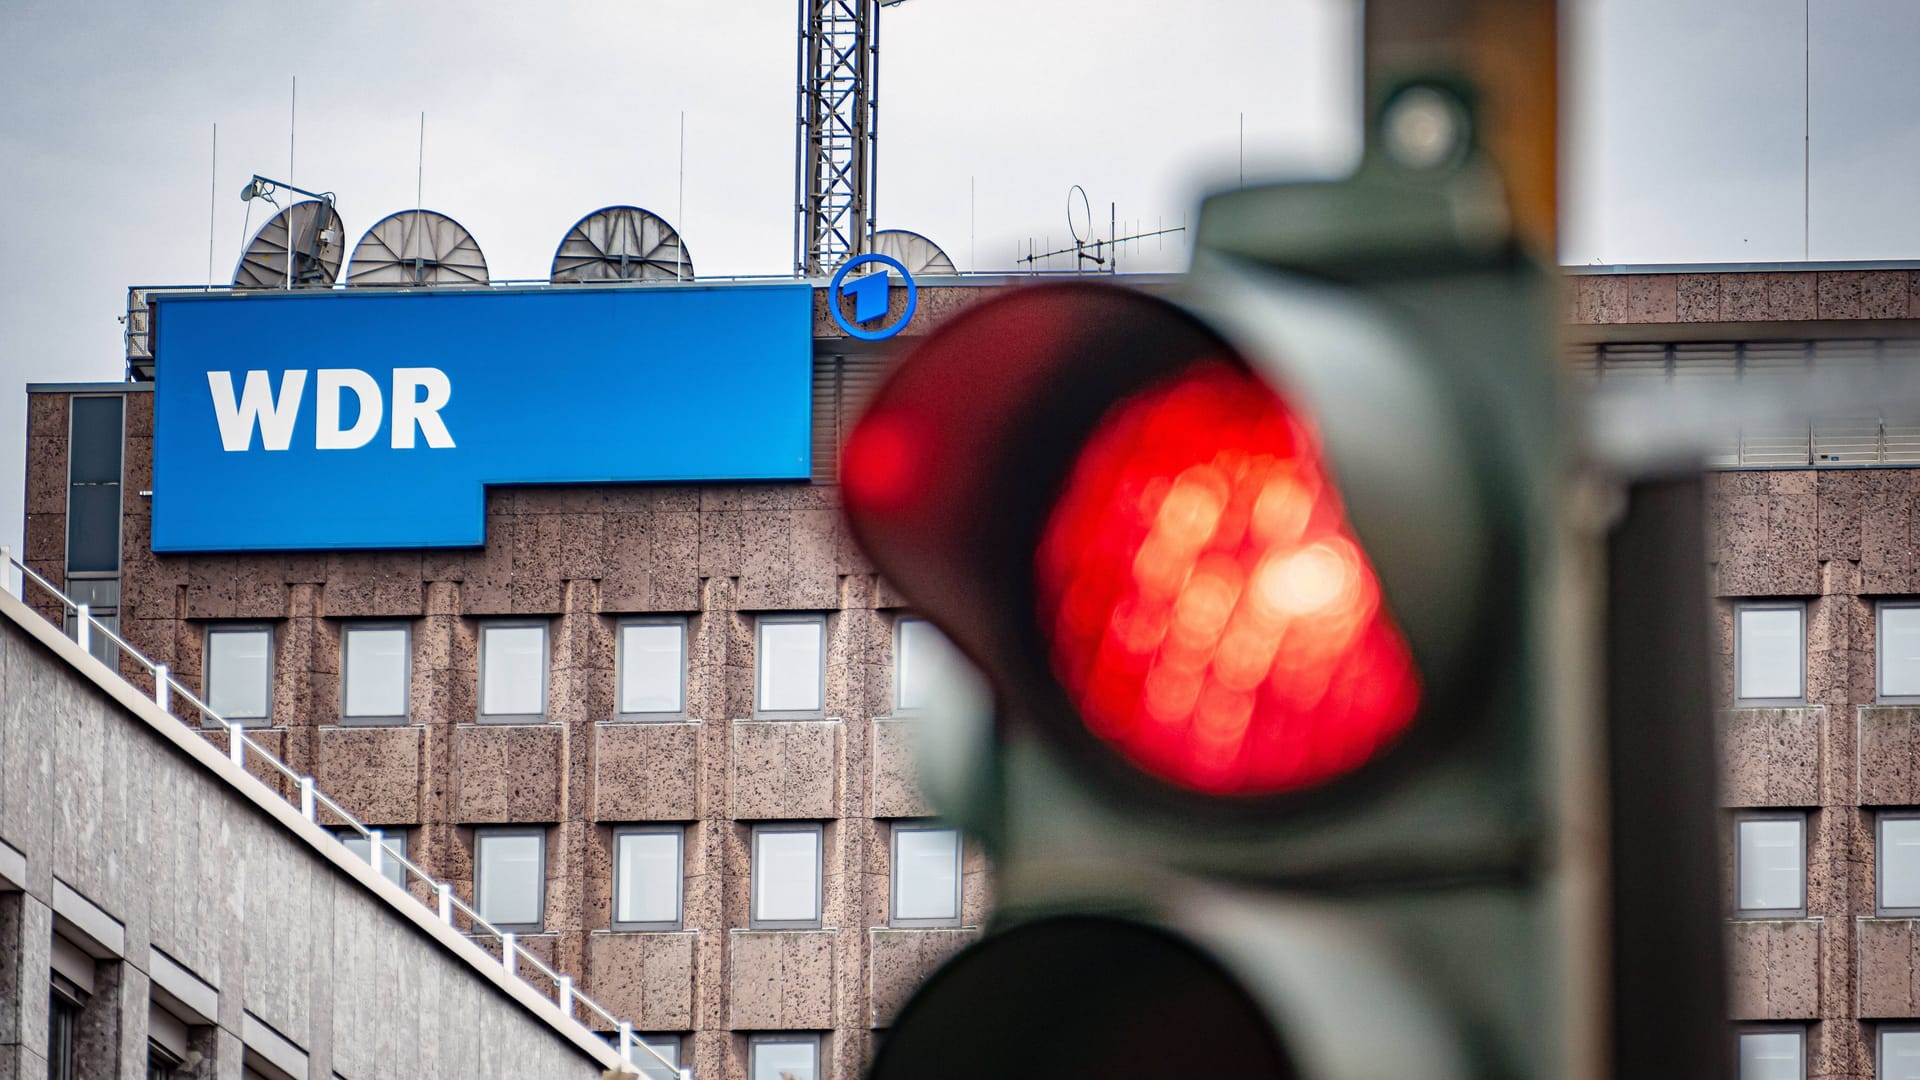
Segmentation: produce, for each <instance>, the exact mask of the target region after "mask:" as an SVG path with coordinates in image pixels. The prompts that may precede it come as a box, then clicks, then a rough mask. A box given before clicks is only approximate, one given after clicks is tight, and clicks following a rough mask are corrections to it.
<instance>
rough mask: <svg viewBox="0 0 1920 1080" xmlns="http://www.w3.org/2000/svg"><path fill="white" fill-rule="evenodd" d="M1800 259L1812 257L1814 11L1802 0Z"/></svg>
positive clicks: (1810, 5) (1808, 1)
mask: <svg viewBox="0 0 1920 1080" xmlns="http://www.w3.org/2000/svg"><path fill="white" fill-rule="evenodd" d="M1800 27H1801V30H1800V41H1801V45H1802V49H1801V53H1800V259H1801V261H1802V262H1808V261H1811V260H1812V258H1813V11H1812V0H1800Z"/></svg>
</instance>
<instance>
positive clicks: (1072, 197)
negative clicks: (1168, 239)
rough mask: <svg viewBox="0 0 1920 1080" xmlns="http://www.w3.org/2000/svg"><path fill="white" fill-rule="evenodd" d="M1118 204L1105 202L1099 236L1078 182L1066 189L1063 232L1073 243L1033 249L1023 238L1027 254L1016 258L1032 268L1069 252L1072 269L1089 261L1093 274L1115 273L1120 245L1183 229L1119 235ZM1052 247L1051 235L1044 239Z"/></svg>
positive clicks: (1077, 269)
mask: <svg viewBox="0 0 1920 1080" xmlns="http://www.w3.org/2000/svg"><path fill="white" fill-rule="evenodd" d="M1119 222H1120V205H1119V204H1118V203H1110V204H1108V224H1107V235H1106V236H1105V237H1104V238H1102V237H1101V236H1099V235H1098V234H1097V233H1096V232H1095V230H1094V227H1093V207H1092V204H1091V203H1089V202H1088V200H1087V189H1086V188H1084V187H1081V186H1080V185H1079V184H1075V185H1073V186H1072V187H1071V188H1068V189H1067V231H1068V232H1070V233H1071V234H1072V235H1073V246H1072V247H1063V248H1053V249H1052V250H1050V251H1040V252H1036V251H1034V250H1033V241H1032V240H1031V239H1029V240H1028V241H1027V255H1026V257H1025V258H1022V259H1020V260H1019V261H1020V262H1022V263H1025V264H1026V266H1027V269H1028V270H1029V271H1032V270H1034V269H1035V267H1036V264H1037V263H1038V262H1039V261H1040V260H1042V259H1052V258H1053V257H1054V256H1055V255H1072V256H1073V257H1074V259H1073V269H1074V272H1076V273H1079V272H1082V271H1085V270H1086V268H1087V264H1089V263H1091V264H1093V272H1094V273H1107V274H1111V273H1115V272H1117V271H1118V270H1119V265H1120V264H1119V256H1120V245H1121V244H1124V243H1128V242H1130V241H1134V240H1146V239H1149V238H1151V237H1155V236H1166V235H1168V234H1171V233H1179V232H1186V231H1187V227H1186V226H1185V225H1180V226H1177V227H1175V228H1171V229H1168V228H1159V229H1155V230H1153V231H1151V232H1134V233H1129V234H1128V235H1126V236H1121V235H1120V226H1119ZM1047 246H1048V247H1049V248H1052V238H1048V244H1047Z"/></svg>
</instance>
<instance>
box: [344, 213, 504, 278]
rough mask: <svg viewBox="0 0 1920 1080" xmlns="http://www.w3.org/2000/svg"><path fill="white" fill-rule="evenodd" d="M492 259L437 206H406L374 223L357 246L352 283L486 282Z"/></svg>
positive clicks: (349, 269)
mask: <svg viewBox="0 0 1920 1080" xmlns="http://www.w3.org/2000/svg"><path fill="white" fill-rule="evenodd" d="M486 283H487V258H486V256H485V255H482V254H481V253H480V245H479V244H477V243H475V242H474V239H473V234H472V233H470V232H468V231H467V230H466V228H465V227H464V226H462V225H461V224H460V223H459V222H457V221H455V220H453V219H452V218H450V217H448V216H447V215H445V214H440V213H436V212H434V211H432V210H402V211H400V212H399V213H397V214H388V215H387V216H386V217H383V218H381V219H380V220H379V221H377V222H374V225H373V228H371V229H368V230H367V235H365V236H363V237H361V238H360V243H358V244H357V245H355V246H354V249H353V261H352V262H351V263H349V264H348V266H347V284H349V285H485V284H486Z"/></svg>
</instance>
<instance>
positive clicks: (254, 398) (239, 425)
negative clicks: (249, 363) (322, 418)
mask: <svg viewBox="0 0 1920 1080" xmlns="http://www.w3.org/2000/svg"><path fill="white" fill-rule="evenodd" d="M306 385H307V373H306V372H304V371H288V372H286V373H285V374H283V375H281V376H280V397H279V400H275V399H274V396H273V386H272V384H270V383H269V382H268V381H267V373H266V372H264V371H249V372H247V382H246V386H245V388H244V389H242V390H241V391H240V400H239V401H238V402H235V401H234V400H233V373H232V372H230V371H209V372H207V388H208V389H209V390H211V391H212V392H213V415H214V419H216V420H218V421H219V422H220V445H222V446H224V447H226V448H227V452H228V453H239V452H243V451H246V450H249V449H251V448H252V446H253V429H254V428H255V427H258V428H259V429H260V446H261V447H262V448H263V449H267V450H285V449H286V448H287V446H288V445H289V444H291V443H292V442H293V422H294V420H295V419H296V418H298V417H299V415H300V392H301V391H302V390H304V389H305V388H306Z"/></svg>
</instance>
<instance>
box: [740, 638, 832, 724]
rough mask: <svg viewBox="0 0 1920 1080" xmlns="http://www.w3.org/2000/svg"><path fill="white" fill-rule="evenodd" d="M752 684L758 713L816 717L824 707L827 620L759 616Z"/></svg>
mask: <svg viewBox="0 0 1920 1080" xmlns="http://www.w3.org/2000/svg"><path fill="white" fill-rule="evenodd" d="M758 628H759V634H758V638H759V641H758V643H757V646H756V649H755V653H756V655H757V657H758V660H759V666H758V670H757V671H756V672H755V676H754V685H755V686H757V687H758V691H757V693H756V700H757V702H758V705H757V711H758V712H761V713H784V714H787V715H792V716H819V715H820V714H821V712H822V711H823V710H824V708H825V706H824V704H823V703H822V702H823V697H824V683H825V679H826V664H825V656H826V648H825V646H826V637H827V621H826V619H825V618H823V617H821V616H819V615H799V616H794V615H762V616H761V617H760V620H759V622H758Z"/></svg>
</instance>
